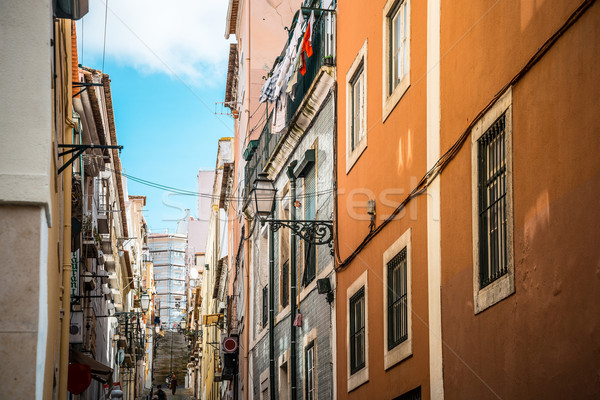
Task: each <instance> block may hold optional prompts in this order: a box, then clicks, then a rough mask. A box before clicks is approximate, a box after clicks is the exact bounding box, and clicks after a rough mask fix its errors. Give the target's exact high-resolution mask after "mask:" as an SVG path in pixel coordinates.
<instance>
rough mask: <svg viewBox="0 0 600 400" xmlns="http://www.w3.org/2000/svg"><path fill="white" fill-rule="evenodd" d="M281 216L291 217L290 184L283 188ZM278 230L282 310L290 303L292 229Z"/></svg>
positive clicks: (283, 217)
mask: <svg viewBox="0 0 600 400" xmlns="http://www.w3.org/2000/svg"><path fill="white" fill-rule="evenodd" d="M279 216H280V218H281V219H290V195H289V187H288V186H286V187H285V188H284V190H283V195H282V199H281V203H280V208H279ZM278 232H279V233H278V234H279V265H281V274H280V277H279V283H280V289H279V294H280V295H279V298H280V299H279V303H280V310H282V309H284V308H285V307H287V306H288V305H289V304H290V264H289V259H290V230H289V228H285V227H282V228H280V229H279V231H278Z"/></svg>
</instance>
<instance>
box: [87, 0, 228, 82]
mask: <svg viewBox="0 0 600 400" xmlns="http://www.w3.org/2000/svg"><path fill="white" fill-rule="evenodd" d="M105 1H106V0H91V1H90V12H89V13H88V14H87V15H86V16H85V17H83V20H82V21H83V22H82V21H79V22H78V24H77V35H78V41H80V42H81V43H82V44H83V57H84V58H83V62H84V63H88V62H89V61H90V60H91V61H94V62H96V63H98V64H96V65H88V66H91V67H96V68H98V69H100V68H102V51H103V44H104V15H105V4H106V3H105ZM227 3H228V2H227V1H226V0H168V1H164V0H163V1H158V0H112V1H111V0H108V20H107V29H106V57H107V58H108V57H113V58H116V59H117V60H118V62H120V63H122V64H124V65H128V66H132V67H134V68H136V69H137V70H139V71H140V72H143V73H166V74H168V75H176V76H178V77H179V78H181V79H183V80H185V81H186V82H189V83H192V84H194V85H201V86H203V85H205V84H208V85H212V84H213V82H214V81H215V79H218V78H222V77H224V75H225V69H226V62H227V55H228V52H229V46H228V44H227V43H228V41H227V40H225V38H224V31H225V18H226V13H227ZM78 47H79V49H80V50H81V44H80V45H79V46H78ZM79 56H80V62H81V54H80V55H79ZM86 60H87V61H86ZM106 69H107V72H110V69H109V66H108V65H106Z"/></svg>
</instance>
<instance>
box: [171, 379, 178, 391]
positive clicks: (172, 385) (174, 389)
mask: <svg viewBox="0 0 600 400" xmlns="http://www.w3.org/2000/svg"><path fill="white" fill-rule="evenodd" d="M176 390H177V378H176V377H175V374H173V376H171V393H173V396H175V391H176Z"/></svg>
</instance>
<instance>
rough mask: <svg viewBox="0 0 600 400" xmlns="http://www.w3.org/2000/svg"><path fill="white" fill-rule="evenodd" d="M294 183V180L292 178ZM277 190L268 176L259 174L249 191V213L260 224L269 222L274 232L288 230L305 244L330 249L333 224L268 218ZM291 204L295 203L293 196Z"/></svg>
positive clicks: (318, 221)
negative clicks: (325, 246)
mask: <svg viewBox="0 0 600 400" xmlns="http://www.w3.org/2000/svg"><path fill="white" fill-rule="evenodd" d="M293 180H294V181H295V180H296V179H295V178H293ZM276 194H277V189H275V186H274V184H273V181H272V180H270V179H269V174H267V173H266V172H261V173H260V174H258V178H256V179H255V180H254V186H253V187H252V190H251V191H250V196H251V203H252V204H251V210H250V211H251V212H253V213H254V215H255V216H256V217H257V218H258V220H259V221H260V222H261V223H263V224H264V223H265V222H269V223H270V224H271V227H272V229H273V231H274V232H277V231H278V230H279V229H280V228H283V227H286V228H290V229H291V230H292V232H293V234H295V235H297V236H299V237H301V238H302V239H303V240H304V241H305V242H309V243H311V244H315V245H321V244H327V245H329V247H332V242H333V222H332V221H320V220H301V219H299V220H297V219H273V218H269V216H270V215H271V212H272V211H273V210H274V208H275V195H276ZM293 197H294V198H293V199H292V204H293V203H295V200H296V199H295V196H293Z"/></svg>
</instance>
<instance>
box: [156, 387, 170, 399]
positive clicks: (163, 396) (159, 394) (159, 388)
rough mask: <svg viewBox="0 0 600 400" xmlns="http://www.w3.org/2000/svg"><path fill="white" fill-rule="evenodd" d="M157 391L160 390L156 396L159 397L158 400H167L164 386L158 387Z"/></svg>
mask: <svg viewBox="0 0 600 400" xmlns="http://www.w3.org/2000/svg"><path fill="white" fill-rule="evenodd" d="M156 389H158V390H157V391H156V396H157V397H158V400H167V394H166V393H165V391H164V390H162V386H161V385H158V386H157V387H156Z"/></svg>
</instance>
